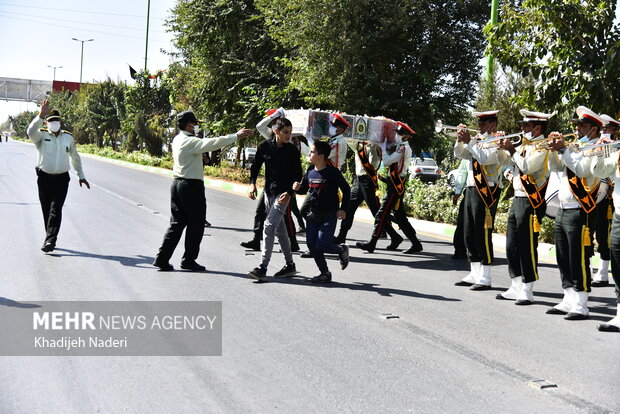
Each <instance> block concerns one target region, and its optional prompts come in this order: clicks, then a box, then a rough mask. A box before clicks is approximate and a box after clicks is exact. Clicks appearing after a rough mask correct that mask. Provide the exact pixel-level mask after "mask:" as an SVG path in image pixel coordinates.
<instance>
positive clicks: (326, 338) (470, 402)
mask: <svg viewBox="0 0 620 414" xmlns="http://www.w3.org/2000/svg"><path fill="white" fill-rule="evenodd" d="M34 159H35V151H34V148H33V147H32V146H31V145H28V144H24V143H20V142H15V141H11V142H9V143H8V144H5V143H2V144H0V207H1V208H2V213H1V214H0V217H2V218H1V219H0V232H1V234H2V238H0V251H1V252H3V254H2V258H3V260H0V275H2V276H0V305H3V306H0V315H1V314H2V309H3V308H7V307H11V306H16V305H19V304H30V303H31V304H36V303H37V302H40V301H50V300H53V301H58V300H71V301H77V300H81V301H95V300H97V301H101V300H117V301H146V300H149V301H156V300H159V301H171V300H175V301H190V300H213V301H222V304H223V332H224V336H223V353H222V356H216V357H173V356H170V357H6V356H0V407H1V408H0V411H1V412H3V413H5V412H6V413H33V412H45V413H50V412H52V413H55V412H62V413H67V412H69V413H73V412H75V413H83V412H130V413H133V412H154V413H160V412H162V413H163V412H171V411H174V412H181V413H185V412H188V413H191V412H248V411H252V412H343V411H344V412H379V411H381V412H403V411H408V412H481V413H487V412H488V413H496V412H505V413H517V412H518V413H522V412H524V411H525V412H563V413H577V412H596V413H606V412H608V413H613V412H620V393H619V392H618V384H619V383H620V381H619V380H620V375H619V374H618V373H619V372H620V359H619V358H618V356H617V353H618V350H619V349H620V335H617V334H609V333H601V332H598V331H597V330H596V326H597V325H598V324H599V323H601V322H602V321H605V320H608V319H610V318H611V317H612V316H613V315H614V314H615V295H614V290H613V287H607V288H598V289H595V290H594V291H593V293H592V295H591V298H590V302H589V306H590V312H591V318H590V319H589V320H586V321H574V322H570V321H565V320H564V319H563V318H562V317H558V316H550V315H546V314H545V310H546V309H547V308H548V307H549V306H552V305H553V304H555V303H557V302H558V301H559V300H560V298H561V286H560V279H559V274H558V271H557V267H556V266H555V265H554V264H553V263H546V262H545V263H542V264H541V266H540V274H541V279H540V280H539V281H538V282H537V283H536V286H535V301H536V303H535V304H534V305H532V306H527V307H517V306H514V304H513V303H512V302H507V301H498V300H496V299H495V295H496V294H497V293H499V292H501V291H502V290H504V289H506V288H507V287H508V285H509V280H508V276H507V267H506V260H505V255H504V254H503V253H502V251H501V247H502V246H497V247H498V249H497V251H496V258H497V260H496V262H497V263H496V266H494V269H493V286H494V289H493V290H491V291H485V292H473V291H470V290H469V289H467V288H462V287H456V286H454V282H456V281H458V280H460V279H461V278H462V277H463V276H464V275H465V273H466V270H467V268H468V266H467V264H466V263H464V262H462V261H452V260H450V255H451V254H452V248H451V243H450V240H449V239H450V238H449V237H448V236H445V235H444V236H440V235H436V234H433V233H432V232H430V231H425V229H418V230H419V232H420V234H421V240H422V242H423V245H424V251H423V252H422V253H420V254H416V255H404V254H402V253H392V252H388V251H386V250H384V248H385V246H386V245H387V241H381V242H380V245H379V249H378V250H377V251H376V252H375V253H374V254H367V253H363V252H362V251H360V250H359V249H356V248H351V264H350V266H349V268H347V269H346V270H345V271H341V270H340V269H339V268H338V266H337V261H335V260H331V259H330V261H329V264H330V268H331V269H332V273H333V275H334V282H333V283H331V284H329V285H324V286H314V285H312V284H310V283H308V278H309V277H312V276H314V275H315V274H316V273H317V270H316V266H315V265H314V262H313V261H312V260H309V259H301V258H300V257H299V256H296V259H295V260H296V263H297V267H298V270H299V271H300V273H299V275H297V276H296V277H294V278H288V279H283V280H276V279H273V278H270V280H269V282H268V283H261V284H258V283H254V282H253V281H251V280H250V279H248V278H247V277H246V276H245V273H246V272H247V271H249V270H250V269H252V268H253V267H254V266H256V265H257V264H258V261H259V256H258V254H256V253H254V252H247V251H244V250H243V249H242V248H241V247H239V242H241V241H244V240H247V239H249V237H250V236H251V231H250V229H251V224H252V217H253V213H254V208H255V202H254V201H252V200H250V199H249V198H247V197H245V196H244V195H243V194H240V192H236V190H235V188H233V187H230V188H228V189H222V187H221V186H218V187H219V188H218V189H215V188H208V189H207V203H208V213H207V217H208V219H209V221H210V222H211V223H213V227H210V228H207V229H205V237H204V239H203V242H202V246H201V253H200V256H199V259H198V262H199V263H201V264H203V265H205V266H206V267H207V272H204V273H190V272H184V271H175V272H170V273H160V272H157V271H156V270H155V269H154V268H153V267H152V266H151V265H150V263H151V262H152V260H153V258H154V255H155V253H156V251H157V249H158V247H159V244H160V243H161V240H162V237H163V233H164V231H165V229H166V227H167V223H168V220H169V186H170V181H171V178H170V177H169V176H168V175H162V174H159V173H156V172H152V171H146V170H142V169H141V168H127V167H124V166H121V165H117V164H115V163H111V162H107V161H101V160H97V159H93V158H90V157H83V163H84V170H85V173H86V176H87V178H88V180H89V181H90V182H91V184H93V188H92V189H91V190H87V189H85V188H80V187H79V186H78V184H77V177H76V176H75V175H72V181H71V183H70V189H69V195H68V197H67V202H66V204H65V208H64V216H63V225H62V230H61V234H60V237H59V241H58V246H57V249H56V250H55V251H54V252H53V253H51V254H44V253H42V252H41V251H40V250H39V248H40V246H41V244H42V242H43V225H42V218H41V212H40V206H39V204H38V199H37V191H36V177H35V174H34ZM231 186H232V185H231ZM360 218H361V219H362V218H363V217H361V216H360ZM370 231H371V226H370V224H368V223H367V222H366V221H364V220H361V221H357V222H356V223H355V225H354V228H353V229H352V231H351V233H350V236H351V239H350V240H349V244H351V245H354V242H355V241H357V240H364V239H366V238H367V237H368V235H369V234H370ZM300 242H301V244H302V248H303V247H304V244H303V237H300ZM181 247H182V246H179V248H177V252H176V253H175V256H174V257H173V260H172V263H173V265H175V267H177V268H178V265H179V263H180V257H181V255H182V249H181ZM403 247H404V248H406V247H408V246H407V245H406V244H404V245H403ZM282 265H283V259H282V256H281V254H278V253H276V254H274V259H273V261H272V265H271V266H270V269H269V273H268V274H270V275H271V274H273V272H275V271H276V270H278V269H279V268H280V267H281V266H282ZM385 314H392V315H396V316H398V318H386V317H385ZM3 334H5V335H10V332H4V333H3ZM534 380H546V381H548V382H550V383H553V384H555V385H556V387H554V388H546V389H543V390H541V389H538V388H535V387H533V386H531V385H528V382H530V381H534Z"/></svg>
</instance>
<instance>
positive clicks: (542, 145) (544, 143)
mask: <svg viewBox="0 0 620 414" xmlns="http://www.w3.org/2000/svg"><path fill="white" fill-rule="evenodd" d="M562 136H563V137H564V138H568V137H574V140H577V138H579V136H578V134H577V133H575V132H572V133H570V134H562ZM557 138H558V137H557V136H548V137H547V138H544V139H541V140H538V141H534V142H532V144H534V146H535V148H536V150H537V151H546V150H548V149H549V144H551V141H553V140H554V139H557ZM572 143H574V141H573V142H567V141H564V146H565V147H568V146H569V145H570V144H572Z"/></svg>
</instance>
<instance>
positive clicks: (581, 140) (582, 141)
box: [579, 136, 590, 144]
mask: <svg viewBox="0 0 620 414" xmlns="http://www.w3.org/2000/svg"><path fill="white" fill-rule="evenodd" d="M588 141H590V138H588V137H587V136H585V137H581V138H579V142H581V143H582V144H583V143H584V142H588Z"/></svg>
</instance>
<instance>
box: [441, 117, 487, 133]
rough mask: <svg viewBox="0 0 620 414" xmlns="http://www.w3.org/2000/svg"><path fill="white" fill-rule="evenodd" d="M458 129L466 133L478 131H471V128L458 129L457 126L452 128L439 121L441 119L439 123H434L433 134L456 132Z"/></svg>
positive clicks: (477, 131) (476, 130)
mask: <svg viewBox="0 0 620 414" xmlns="http://www.w3.org/2000/svg"><path fill="white" fill-rule="evenodd" d="M459 129H464V130H466V131H472V132H475V133H479V132H480V130H479V129H473V128H468V127H459V126H452V125H444V124H443V122H442V121H441V119H440V120H439V121H437V122H436V123H435V132H436V133H438V134H439V133H440V132H446V133H447V132H448V131H454V132H456V131H458V130H459Z"/></svg>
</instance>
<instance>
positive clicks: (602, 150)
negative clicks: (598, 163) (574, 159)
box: [577, 140, 620, 157]
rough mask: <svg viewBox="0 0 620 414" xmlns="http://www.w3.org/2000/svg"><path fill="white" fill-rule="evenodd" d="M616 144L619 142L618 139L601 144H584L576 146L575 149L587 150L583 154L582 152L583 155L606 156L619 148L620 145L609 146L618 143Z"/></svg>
mask: <svg viewBox="0 0 620 414" xmlns="http://www.w3.org/2000/svg"><path fill="white" fill-rule="evenodd" d="M618 144H620V140H616V141H611V142H604V143H602V144H592V145H584V146H583V147H579V148H577V151H580V152H582V151H587V152H585V153H584V154H582V155H583V156H584V157H598V156H603V157H608V156H609V155H611V154H612V153H614V152H617V151H618V150H620V147H612V148H610V147H611V146H612V145H618Z"/></svg>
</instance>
